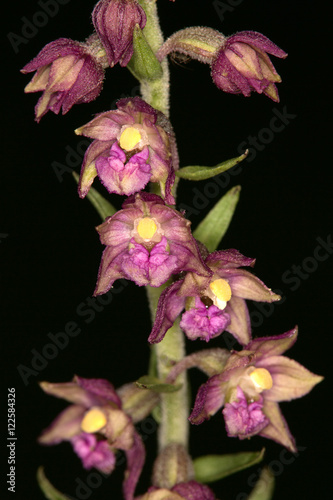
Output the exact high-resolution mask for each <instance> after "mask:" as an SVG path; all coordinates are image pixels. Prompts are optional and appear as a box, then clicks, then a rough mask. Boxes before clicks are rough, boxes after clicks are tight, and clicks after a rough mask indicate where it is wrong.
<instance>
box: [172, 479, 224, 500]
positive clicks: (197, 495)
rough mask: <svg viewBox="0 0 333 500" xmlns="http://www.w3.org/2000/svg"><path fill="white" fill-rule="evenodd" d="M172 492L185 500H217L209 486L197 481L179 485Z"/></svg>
mask: <svg viewBox="0 0 333 500" xmlns="http://www.w3.org/2000/svg"><path fill="white" fill-rule="evenodd" d="M171 491H174V492H175V493H177V494H178V495H180V496H181V497H182V498H184V500H215V495H214V493H213V492H212V490H211V489H210V488H208V486H205V485H204V484H199V483H197V482H196V481H189V482H188V483H179V484H177V485H176V486H174V487H173V488H172V489H171ZM164 498H165V497H164ZM170 498H171V497H170Z"/></svg>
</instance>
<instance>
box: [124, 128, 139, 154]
mask: <svg viewBox="0 0 333 500" xmlns="http://www.w3.org/2000/svg"><path fill="white" fill-rule="evenodd" d="M140 141H141V134H140V132H139V131H138V130H137V129H136V128H135V127H127V128H125V130H124V131H123V133H122V134H121V136H120V138H119V146H120V147H121V149H124V150H125V151H132V150H133V149H135V147H136V146H137V145H138V143H139V142H140Z"/></svg>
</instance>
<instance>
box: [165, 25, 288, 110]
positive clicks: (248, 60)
mask: <svg viewBox="0 0 333 500" xmlns="http://www.w3.org/2000/svg"><path fill="white" fill-rule="evenodd" d="M174 52H180V53H182V54H185V55H186V56H188V57H190V58H192V59H197V60H198V61H200V62H203V63H206V64H209V65H210V66H211V74H212V78H213V81H214V83H215V85H216V86H217V87H218V88H220V89H221V90H223V91H224V92H229V93H231V94H243V95H245V96H249V95H250V94H251V92H252V91H256V92H258V93H259V94H261V93H264V94H266V95H267V96H268V97H270V98H271V99H273V101H276V102H278V101H279V96H278V92H277V88H276V86H275V83H279V82H281V78H280V77H279V75H278V74H277V72H276V70H275V68H274V66H273V64H272V63H271V61H270V59H269V57H268V55H267V54H272V55H274V56H275V57H280V58H285V57H287V54H286V53H285V52H284V51H283V50H281V49H280V48H279V47H278V46H277V45H275V44H274V43H273V42H271V41H270V40H269V39H268V38H267V37H265V36H264V35H262V34H261V33H257V32H256V31H240V32H239V33H235V34H234V35H232V36H229V37H225V36H224V35H223V34H222V33H219V32H218V31H216V30H213V29H212V28H206V27H191V28H185V29H184V30H180V31H177V32H176V33H174V34H173V35H171V37H170V38H168V39H167V40H166V41H165V43H164V44H163V45H162V46H161V47H160V49H159V50H158V52H157V54H156V56H157V58H158V60H159V61H162V59H163V58H164V57H166V56H167V55H168V54H170V53H174Z"/></svg>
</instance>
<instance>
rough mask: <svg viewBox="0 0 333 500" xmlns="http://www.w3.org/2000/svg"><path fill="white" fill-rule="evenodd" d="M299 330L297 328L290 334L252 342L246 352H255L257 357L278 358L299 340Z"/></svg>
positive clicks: (262, 338) (289, 332) (286, 333)
mask: <svg viewBox="0 0 333 500" xmlns="http://www.w3.org/2000/svg"><path fill="white" fill-rule="evenodd" d="M297 334H298V328H297V326H296V327H295V328H293V329H292V330H289V331H288V332H285V333H282V334H281V335H275V336H272V337H260V338H257V339H254V340H252V342H250V343H249V344H248V345H247V346H246V350H248V351H255V352H256V354H257V356H264V357H268V356H278V355H279V354H283V353H284V352H285V351H287V350H288V349H290V347H292V346H293V345H294V343H295V342H296V339H297Z"/></svg>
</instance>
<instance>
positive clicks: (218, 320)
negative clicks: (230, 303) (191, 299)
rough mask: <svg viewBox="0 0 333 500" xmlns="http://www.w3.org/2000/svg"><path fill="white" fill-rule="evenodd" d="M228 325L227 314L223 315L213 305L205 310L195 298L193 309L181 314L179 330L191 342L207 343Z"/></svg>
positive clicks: (228, 317) (228, 318)
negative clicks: (200, 340)
mask: <svg viewBox="0 0 333 500" xmlns="http://www.w3.org/2000/svg"><path fill="white" fill-rule="evenodd" d="M229 323H230V316H229V314H226V313H224V311H221V310H220V309H219V308H218V307H216V306H214V305H212V306H210V307H208V308H206V306H205V305H204V304H203V303H202V302H201V300H200V299H199V298H198V297H197V298H196V299H195V307H193V308H191V309H189V310H188V311H186V312H184V313H183V315H182V319H181V322H180V328H181V329H182V330H184V332H185V333H186V336H187V337H188V338H189V339H191V340H196V339H197V338H200V339H202V340H205V341H206V342H209V340H211V339H212V338H214V337H217V336H218V335H220V334H221V333H222V332H223V331H224V330H225V328H226V327H227V325H228V324H229Z"/></svg>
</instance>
